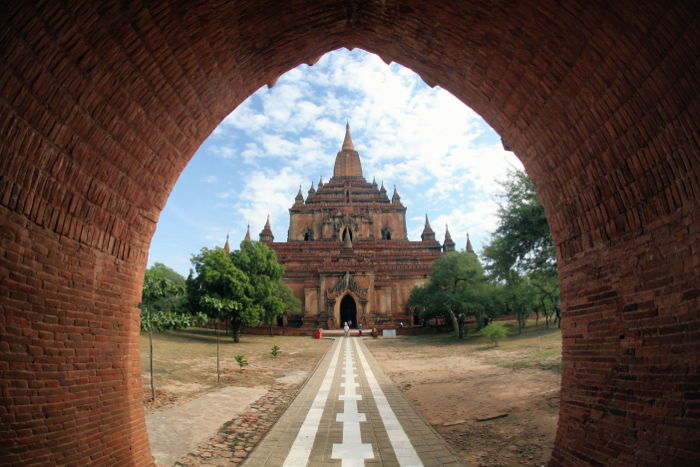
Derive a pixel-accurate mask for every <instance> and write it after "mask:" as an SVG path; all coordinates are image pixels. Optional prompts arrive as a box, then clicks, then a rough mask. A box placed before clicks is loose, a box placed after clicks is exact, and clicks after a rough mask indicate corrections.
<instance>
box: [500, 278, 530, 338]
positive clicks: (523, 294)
mask: <svg viewBox="0 0 700 467" xmlns="http://www.w3.org/2000/svg"><path fill="white" fill-rule="evenodd" d="M534 298H535V289H534V288H533V287H532V285H531V284H530V282H529V281H528V280H527V278H522V277H519V276H517V275H514V276H513V277H512V278H511V280H510V281H509V282H508V283H507V284H506V286H505V303H506V305H505V308H506V312H507V313H509V314H513V315H515V317H516V319H517V320H518V334H520V333H521V332H522V330H523V328H524V327H525V324H527V318H528V317H529V316H530V315H531V314H532V311H533V303H534Z"/></svg>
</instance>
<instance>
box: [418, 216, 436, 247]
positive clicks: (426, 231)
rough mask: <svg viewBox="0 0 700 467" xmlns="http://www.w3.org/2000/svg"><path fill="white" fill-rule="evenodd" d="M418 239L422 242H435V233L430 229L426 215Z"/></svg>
mask: <svg viewBox="0 0 700 467" xmlns="http://www.w3.org/2000/svg"><path fill="white" fill-rule="evenodd" d="M420 239H421V240H422V241H424V242H428V241H433V242H434V241H435V232H434V231H433V229H432V228H431V227H430V221H429V220H428V214H426V215H425V225H424V226H423V233H422V234H420Z"/></svg>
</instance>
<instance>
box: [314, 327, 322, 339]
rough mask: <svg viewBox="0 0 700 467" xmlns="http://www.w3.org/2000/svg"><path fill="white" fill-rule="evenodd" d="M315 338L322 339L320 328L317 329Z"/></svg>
mask: <svg viewBox="0 0 700 467" xmlns="http://www.w3.org/2000/svg"><path fill="white" fill-rule="evenodd" d="M314 338H316V339H320V338H321V330H320V329H317V330H316V334H315V335H314Z"/></svg>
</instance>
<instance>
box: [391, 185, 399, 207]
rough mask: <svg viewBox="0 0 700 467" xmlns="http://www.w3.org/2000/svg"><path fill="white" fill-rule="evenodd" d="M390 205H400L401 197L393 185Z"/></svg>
mask: <svg viewBox="0 0 700 467" xmlns="http://www.w3.org/2000/svg"><path fill="white" fill-rule="evenodd" d="M391 204H401V197H400V196H399V192H398V191H396V185H394V194H393V195H392V196H391Z"/></svg>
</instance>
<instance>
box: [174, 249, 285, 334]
mask: <svg viewBox="0 0 700 467" xmlns="http://www.w3.org/2000/svg"><path fill="white" fill-rule="evenodd" d="M192 264H193V266H194V273H191V274H190V277H189V278H188V280H187V290H188V295H189V297H190V299H189V301H190V303H191V305H192V306H194V307H198V308H199V309H201V310H203V311H205V312H206V313H207V314H208V315H209V316H211V317H212V318H215V319H221V320H226V321H228V323H229V326H230V329H231V332H232V335H233V341H234V342H239V341H240V330H241V328H242V327H243V326H244V325H246V326H259V325H260V324H262V323H263V322H269V321H271V320H273V319H275V318H276V317H277V316H279V315H280V314H282V313H283V312H284V311H285V302H284V301H283V300H282V299H281V298H280V292H279V291H280V290H281V286H280V281H281V279H282V274H283V273H284V267H283V266H282V265H281V264H279V262H278V261H277V258H276V256H275V252H274V251H272V250H271V249H270V248H268V247H267V246H266V245H265V244H263V243H259V242H250V241H243V242H242V243H241V249H240V250H238V251H234V252H231V253H226V251H224V250H223V249H222V248H213V249H208V248H202V251H201V252H200V253H199V254H198V255H194V256H193V257H192Z"/></svg>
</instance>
